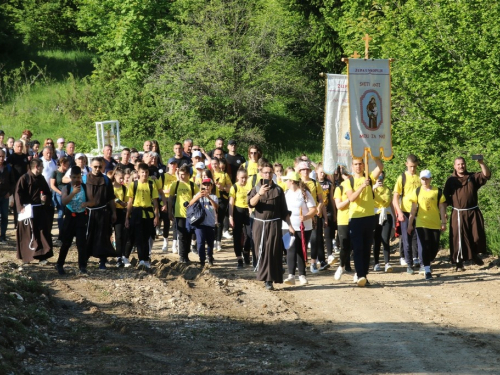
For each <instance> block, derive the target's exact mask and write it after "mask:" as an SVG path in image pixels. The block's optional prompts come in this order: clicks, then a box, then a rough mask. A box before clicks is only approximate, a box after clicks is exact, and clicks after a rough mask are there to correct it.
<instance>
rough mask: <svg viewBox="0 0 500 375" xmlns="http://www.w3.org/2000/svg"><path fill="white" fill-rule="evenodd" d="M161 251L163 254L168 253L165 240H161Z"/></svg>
mask: <svg viewBox="0 0 500 375" xmlns="http://www.w3.org/2000/svg"><path fill="white" fill-rule="evenodd" d="M161 251H162V252H163V253H166V252H167V251H168V240H167V239H166V238H164V239H163V246H162V248H161Z"/></svg>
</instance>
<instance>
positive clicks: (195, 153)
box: [193, 150, 202, 158]
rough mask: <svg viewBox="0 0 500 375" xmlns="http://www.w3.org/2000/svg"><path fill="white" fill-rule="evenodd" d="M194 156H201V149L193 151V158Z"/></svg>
mask: <svg viewBox="0 0 500 375" xmlns="http://www.w3.org/2000/svg"><path fill="white" fill-rule="evenodd" d="M195 157H199V158H201V157H202V155H201V151H198V150H196V151H193V158H195Z"/></svg>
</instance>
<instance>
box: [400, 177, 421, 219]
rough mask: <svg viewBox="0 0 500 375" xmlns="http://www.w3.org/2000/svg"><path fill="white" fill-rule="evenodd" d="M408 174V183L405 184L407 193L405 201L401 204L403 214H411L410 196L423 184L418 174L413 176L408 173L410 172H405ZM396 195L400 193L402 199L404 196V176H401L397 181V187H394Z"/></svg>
mask: <svg viewBox="0 0 500 375" xmlns="http://www.w3.org/2000/svg"><path fill="white" fill-rule="evenodd" d="M405 174H406V182H405V191H404V193H405V194H404V196H403V201H402V202H401V203H400V207H401V211H403V212H410V211H411V201H410V199H409V196H410V195H411V194H412V193H414V192H415V190H416V189H417V188H418V187H419V186H421V185H422V184H421V183H420V176H419V175H418V174H415V175H413V176H412V175H411V174H410V173H408V171H406V172H405ZM394 193H398V194H399V196H400V197H401V194H403V176H401V175H399V177H398V179H397V180H396V185H395V186H394Z"/></svg>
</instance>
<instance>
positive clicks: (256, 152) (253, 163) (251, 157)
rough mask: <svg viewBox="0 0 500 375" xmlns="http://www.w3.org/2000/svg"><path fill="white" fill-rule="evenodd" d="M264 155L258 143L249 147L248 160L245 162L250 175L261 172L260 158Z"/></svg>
mask: <svg viewBox="0 0 500 375" xmlns="http://www.w3.org/2000/svg"><path fill="white" fill-rule="evenodd" d="M261 157H262V151H261V150H260V148H259V146H257V145H250V146H249V147H248V161H247V162H246V163H245V164H243V165H244V166H245V169H246V170H247V174H248V177H249V178H250V177H251V176H253V175H255V174H257V173H259V163H258V162H259V159H260V158H261Z"/></svg>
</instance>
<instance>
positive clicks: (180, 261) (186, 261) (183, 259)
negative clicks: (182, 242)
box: [179, 257, 189, 264]
mask: <svg viewBox="0 0 500 375" xmlns="http://www.w3.org/2000/svg"><path fill="white" fill-rule="evenodd" d="M188 262H189V260H188V259H186V258H184V257H180V258H179V263H182V264H187V263H188Z"/></svg>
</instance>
